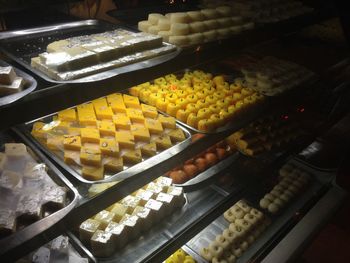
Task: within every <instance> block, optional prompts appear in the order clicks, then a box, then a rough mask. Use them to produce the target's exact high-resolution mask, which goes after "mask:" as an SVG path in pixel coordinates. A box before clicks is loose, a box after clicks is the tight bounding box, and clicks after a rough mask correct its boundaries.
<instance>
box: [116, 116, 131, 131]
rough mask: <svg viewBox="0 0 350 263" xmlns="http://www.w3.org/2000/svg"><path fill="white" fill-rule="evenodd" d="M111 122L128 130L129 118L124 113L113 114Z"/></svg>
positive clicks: (119, 127)
mask: <svg viewBox="0 0 350 263" xmlns="http://www.w3.org/2000/svg"><path fill="white" fill-rule="evenodd" d="M113 122H114V125H115V127H116V128H117V129H123V130H130V127H131V120H130V118H129V117H128V116H126V115H118V116H115V115H114V116H113Z"/></svg>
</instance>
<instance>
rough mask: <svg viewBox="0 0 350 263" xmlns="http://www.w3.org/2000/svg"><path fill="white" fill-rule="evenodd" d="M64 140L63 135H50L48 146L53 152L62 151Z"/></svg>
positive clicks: (47, 140)
mask: <svg viewBox="0 0 350 263" xmlns="http://www.w3.org/2000/svg"><path fill="white" fill-rule="evenodd" d="M63 139H64V138H63V136H62V135H56V134H50V135H48V136H47V139H46V146H47V148H49V149H50V150H51V151H61V150H62V149H63V147H64V145H63Z"/></svg>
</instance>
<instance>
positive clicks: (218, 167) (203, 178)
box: [174, 152, 238, 192]
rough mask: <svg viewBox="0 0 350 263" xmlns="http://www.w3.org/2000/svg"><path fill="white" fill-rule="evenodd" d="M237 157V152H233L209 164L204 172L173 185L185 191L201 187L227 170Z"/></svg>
mask: <svg viewBox="0 0 350 263" xmlns="http://www.w3.org/2000/svg"><path fill="white" fill-rule="evenodd" d="M237 158H238V153H237V152H236V153H233V154H231V155H230V156H228V157H226V158H225V159H224V160H222V161H220V162H218V163H217V164H215V165H213V166H211V167H210V168H208V169H207V170H205V171H204V172H202V173H200V174H198V175H197V176H195V177H194V178H192V179H190V180H188V181H187V182H185V183H183V184H174V185H175V186H179V187H182V188H183V189H184V191H185V192H191V191H195V190H197V189H199V188H201V187H202V186H203V185H206V184H210V182H211V181H212V180H214V179H215V178H216V177H217V176H218V175H219V174H221V173H222V172H224V171H225V170H227V169H228V168H229V167H230V166H231V164H232V163H233V162H234V161H236V160H237Z"/></svg>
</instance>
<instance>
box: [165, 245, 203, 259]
mask: <svg viewBox="0 0 350 263" xmlns="http://www.w3.org/2000/svg"><path fill="white" fill-rule="evenodd" d="M165 263H196V261H195V260H194V258H192V257H191V256H190V255H188V254H187V253H186V252H185V251H184V250H183V249H181V248H180V249H178V250H177V251H176V252H175V253H174V254H172V255H171V256H170V257H168V258H167V259H166V260H165Z"/></svg>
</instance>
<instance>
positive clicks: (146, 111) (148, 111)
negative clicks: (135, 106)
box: [141, 103, 158, 119]
mask: <svg viewBox="0 0 350 263" xmlns="http://www.w3.org/2000/svg"><path fill="white" fill-rule="evenodd" d="M141 110H142V112H143V116H145V117H148V118H152V119H155V118H157V117H158V111H157V108H156V107H153V106H150V105H146V104H143V103H141Z"/></svg>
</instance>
